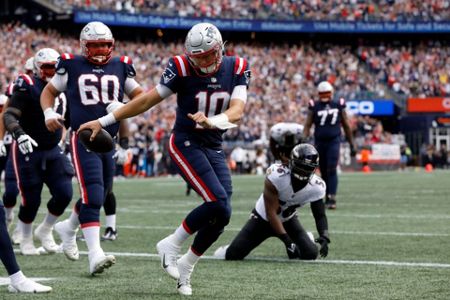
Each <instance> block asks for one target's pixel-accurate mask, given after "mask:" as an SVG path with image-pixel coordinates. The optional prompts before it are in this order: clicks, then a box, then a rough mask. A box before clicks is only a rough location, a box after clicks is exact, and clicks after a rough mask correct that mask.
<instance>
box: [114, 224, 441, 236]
mask: <svg viewBox="0 0 450 300" xmlns="http://www.w3.org/2000/svg"><path fill="white" fill-rule="evenodd" d="M117 228H119V229H120V228H124V229H143V230H144V229H145V230H175V227H174V226H138V225H120V226H117ZM225 230H226V231H236V232H237V231H239V230H241V228H240V227H239V228H237V227H226V228H225ZM330 233H332V234H355V235H387V236H423V237H448V236H450V234H449V233H428V232H391V231H379V232H376V231H375V232H374V231H345V230H332V231H330Z"/></svg>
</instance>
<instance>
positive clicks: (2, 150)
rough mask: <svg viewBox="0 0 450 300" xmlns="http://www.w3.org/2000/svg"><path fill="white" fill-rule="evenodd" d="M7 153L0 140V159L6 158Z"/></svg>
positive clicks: (3, 143)
mask: <svg viewBox="0 0 450 300" xmlns="http://www.w3.org/2000/svg"><path fill="white" fill-rule="evenodd" d="M7 154H8V153H7V152H6V147H5V142H3V140H0V157H3V156H6V155H7Z"/></svg>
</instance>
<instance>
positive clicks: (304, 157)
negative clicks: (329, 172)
mask: <svg viewBox="0 0 450 300" xmlns="http://www.w3.org/2000/svg"><path fill="white" fill-rule="evenodd" d="M318 166H319V153H318V152H317V150H316V148H314V146H313V145H311V144H298V145H297V146H295V147H294V149H292V151H291V157H290V159H289V168H290V169H291V174H292V176H294V177H295V178H296V179H298V180H300V181H308V180H309V179H310V178H311V176H312V175H313V174H314V172H315V171H316V168H317V167H318Z"/></svg>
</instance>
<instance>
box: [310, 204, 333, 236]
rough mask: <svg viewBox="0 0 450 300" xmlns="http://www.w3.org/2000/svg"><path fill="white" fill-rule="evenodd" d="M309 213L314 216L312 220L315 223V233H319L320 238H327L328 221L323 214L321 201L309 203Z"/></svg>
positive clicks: (323, 206) (323, 208) (323, 205)
mask: <svg viewBox="0 0 450 300" xmlns="http://www.w3.org/2000/svg"><path fill="white" fill-rule="evenodd" d="M311 211H312V214H313V216H314V220H315V221H316V228H317V232H318V233H319V235H320V236H325V237H327V238H329V236H328V220H327V216H326V214H325V204H324V203H323V200H322V199H320V200H317V201H314V202H311Z"/></svg>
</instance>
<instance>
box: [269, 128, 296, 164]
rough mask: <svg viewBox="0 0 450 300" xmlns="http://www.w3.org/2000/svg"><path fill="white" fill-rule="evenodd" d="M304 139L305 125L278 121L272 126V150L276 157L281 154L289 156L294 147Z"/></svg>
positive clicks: (279, 156) (270, 142) (278, 157)
mask: <svg viewBox="0 0 450 300" xmlns="http://www.w3.org/2000/svg"><path fill="white" fill-rule="evenodd" d="M302 140H303V125H301V124H297V123H285V122H281V123H277V124H275V125H273V126H272V128H270V141H269V144H270V151H272V154H273V156H274V157H275V159H280V158H281V154H283V155H284V156H285V157H289V154H290V153H291V150H292V148H294V146H295V145H297V144H299V143H300V142H302Z"/></svg>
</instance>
